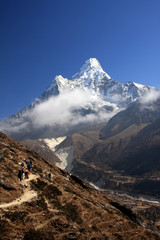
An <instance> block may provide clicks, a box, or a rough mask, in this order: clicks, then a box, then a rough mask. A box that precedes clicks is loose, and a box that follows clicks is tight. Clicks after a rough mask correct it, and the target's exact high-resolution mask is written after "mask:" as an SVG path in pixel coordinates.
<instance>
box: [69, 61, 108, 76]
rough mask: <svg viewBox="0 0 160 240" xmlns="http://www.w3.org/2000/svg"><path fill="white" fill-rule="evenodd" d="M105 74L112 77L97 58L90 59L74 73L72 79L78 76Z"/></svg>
mask: <svg viewBox="0 0 160 240" xmlns="http://www.w3.org/2000/svg"><path fill="white" fill-rule="evenodd" d="M95 75H96V76H97V75H101V76H102V75H104V76H105V77H107V79H111V77H110V76H109V75H108V74H107V73H105V72H104V71H103V69H102V67H101V65H100V63H99V62H98V60H97V59H96V58H90V59H88V60H87V61H86V62H85V63H84V65H83V66H82V67H81V68H80V71H79V72H78V73H76V74H75V75H73V77H72V79H77V78H86V79H87V78H90V77H92V76H95Z"/></svg>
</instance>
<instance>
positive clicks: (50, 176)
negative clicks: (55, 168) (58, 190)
mask: <svg viewBox="0 0 160 240" xmlns="http://www.w3.org/2000/svg"><path fill="white" fill-rule="evenodd" d="M48 177H49V179H51V180H52V178H53V173H51V172H49V174H48Z"/></svg>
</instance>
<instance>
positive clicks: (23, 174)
mask: <svg viewBox="0 0 160 240" xmlns="http://www.w3.org/2000/svg"><path fill="white" fill-rule="evenodd" d="M24 179H25V170H24V168H22V180H24Z"/></svg>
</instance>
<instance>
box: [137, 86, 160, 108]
mask: <svg viewBox="0 0 160 240" xmlns="http://www.w3.org/2000/svg"><path fill="white" fill-rule="evenodd" d="M159 98H160V91H157V90H154V89H153V90H151V91H149V92H148V93H147V94H145V95H144V96H143V97H142V99H141V102H142V104H144V105H148V104H151V103H154V102H156V101H157V100H158V99H159Z"/></svg>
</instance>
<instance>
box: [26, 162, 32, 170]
mask: <svg viewBox="0 0 160 240" xmlns="http://www.w3.org/2000/svg"><path fill="white" fill-rule="evenodd" d="M27 167H28V171H30V170H31V167H32V165H31V164H29V163H28V166H27Z"/></svg>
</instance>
